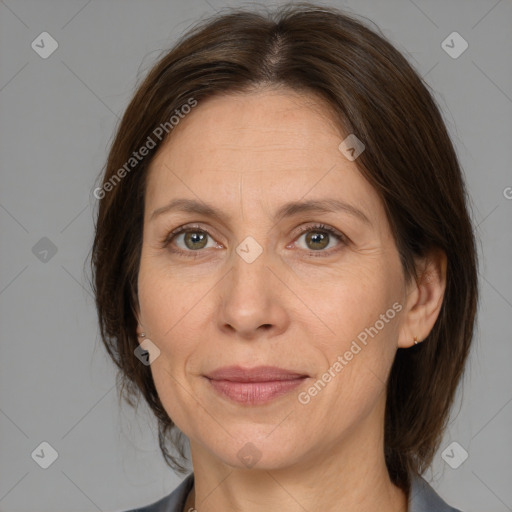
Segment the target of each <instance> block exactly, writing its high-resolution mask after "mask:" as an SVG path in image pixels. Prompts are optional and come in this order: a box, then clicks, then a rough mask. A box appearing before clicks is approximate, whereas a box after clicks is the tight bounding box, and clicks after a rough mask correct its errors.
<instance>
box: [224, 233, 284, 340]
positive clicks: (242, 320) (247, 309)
mask: <svg viewBox="0 0 512 512" xmlns="http://www.w3.org/2000/svg"><path fill="white" fill-rule="evenodd" d="M269 263H270V255H269V254H268V251H267V250H265V249H264V248H263V246H262V245H261V244H260V243H259V242H257V241H256V239H255V238H253V237H246V238H245V239H243V240H242V242H240V243H239V244H238V246H237V247H236V248H235V250H234V251H233V253H232V254H231V258H230V266H231V269H230V270H231V272H229V276H227V279H226V280H225V281H224V284H223V285H222V286H223V291H222V304H221V311H220V312H219V321H220V325H221V326H226V325H230V326H231V327H232V328H233V329H234V330H236V331H237V332H238V333H239V334H242V335H244V336H250V335H254V334H255V332H256V330H257V329H258V328H259V327H260V326H262V325H265V326H269V325H270V326H274V327H279V328H281V327H282V326H283V325H282V324H283V321H284V315H285V312H284V308H283V305H282V304H281V302H280V298H279V295H278V294H276V293H275V287H274V286H273V284H275V283H273V281H272V280H273V275H272V272H271V271H270V270H269V268H268V265H269Z"/></svg>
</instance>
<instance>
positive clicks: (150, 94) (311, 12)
mask: <svg viewBox="0 0 512 512" xmlns="http://www.w3.org/2000/svg"><path fill="white" fill-rule="evenodd" d="M379 33H380V31H379V30H378V29H377V28H375V29H370V28H368V27H366V26H365V25H364V24H363V22H362V21H359V20H357V19H356V18H355V16H354V15H348V14H346V13H343V12H341V11H339V10H337V9H334V8H325V7H319V6H315V5H312V4H308V3H301V4H293V5H291V4H288V5H285V6H282V7H281V8H279V9H277V10H276V11H274V12H270V13H265V14H261V13H257V12H255V11H246V10H243V9H235V10H231V11H229V12H227V13H221V14H217V15H214V16H213V17H212V18H208V19H205V20H202V21H201V22H199V23H198V24H196V25H195V27H193V28H192V29H191V30H189V32H188V33H187V34H185V36H183V37H182V38H181V39H180V40H179V41H178V43H177V44H176V45H175V46H174V48H173V49H172V50H171V51H169V52H168V53H165V55H164V56H163V57H161V58H160V60H159V61H158V62H157V63H156V64H155V65H154V66H153V68H152V69H151V70H150V72H149V73H148V75H147V77H146V78H145V79H144V80H143V82H142V84H141V85H140V86H139V87H138V90H137V91H136V93H135V95H134V97H133V99H132V100H131V102H130V104H129V105H128V108H127V109H126V112H125V114H124V116H123V118H122V120H121V123H120V125H119V126H118V129H117V132H116V135H115V138H114V140H113V143H112V146H111V149H110V153H109V156H108V160H107V163H106V168H105V172H104V174H103V184H102V188H101V193H100V194H98V195H99V196H100V198H101V200H100V201H99V209H98V213H97V221H96V226H95V228H96V233H95V239H94V244H93V248H92V258H91V267H92V272H93V289H94V292H95V297H96V306H97V311H98V317H99V324H100V333H101V338H102V340H103V343H104V344H105V347H106V349H107V351H108V353H109V354H110V356H111V357H112V359H113V361H114V362H115V363H116V365H117V366H118V368H119V371H118V379H119V380H118V384H120V386H119V387H118V389H119V391H120V398H121V397H124V398H125V399H126V401H127V402H128V403H129V404H130V405H134V401H133V398H134V397H136V396H137V397H139V396H140V395H139V392H140V393H141V394H142V395H143V396H144V398H145V399H146V401H147V402H148V404H149V406H150V407H151V409H152V411H153V412H154V414H155V415H156V417H157V419H158V432H159V434H158V438H159V445H160V449H161V451H162V454H163V456H164V459H165V461H166V462H167V464H168V465H169V466H170V467H172V468H173V469H174V470H176V471H179V472H185V468H184V466H183V465H182V462H183V459H182V460H181V461H180V459H179V458H178V457H176V456H175V455H173V454H172V453H171V452H170V451H168V446H167V445H168V441H169V440H170V441H172V443H171V444H172V446H173V447H174V448H175V449H176V450H177V452H178V453H179V455H180V456H181V457H182V458H183V457H185V455H184V451H183V450H184V448H183V446H184V445H183V441H184V439H183V437H182V436H181V433H180V432H179V430H178V429H177V427H175V425H174V423H173V421H172V419H171V418H169V417H168V415H167V413H166V411H165V410H164V408H163V406H162V403H161V402H160V399H159V397H158V394H157V391H156V389H155V386H154V383H153V379H152V375H151V371H150V369H149V367H148V366H144V365H142V364H140V362H139V360H138V359H137V358H136V357H135V356H134V349H135V348H136V347H138V341H137V335H136V327H137V319H136V314H137V311H138V299H137V275H138V269H139V258H140V253H141V244H142V229H143V214H144V194H145V182H146V177H147V171H148V167H149V165H150V163H151V161H152V158H153V156H154V155H155V153H156V151H157V150H158V148H159V147H160V146H161V144H162V142H163V141H164V140H165V137H162V140H159V139H157V140H155V139H156V137H154V131H155V127H157V126H161V125H162V124H163V123H166V122H168V121H169V119H170V118H171V116H172V115H173V113H174V112H176V109H178V111H179V109H180V108H181V107H182V106H183V105H184V104H186V103H187V102H188V103H190V99H191V98H193V99H194V100H195V101H197V102H198V104H199V105H200V104H201V100H203V99H205V98H207V97H211V96H213V95H215V94H218V93H231V92H239V93H243V92H246V91H250V90H251V89H252V88H256V87H259V86H277V87H279V86H286V87H289V88H291V89H293V90H296V91H302V92H304V93H306V94H307V93H310V94H314V95H317V96H320V97H321V98H323V99H324V100H325V102H326V104H327V105H329V108H330V109H331V111H332V113H333V115H334V116H335V117H336V119H337V120H338V122H339V127H340V128H341V129H342V130H343V132H344V133H346V134H349V133H354V134H356V136H357V137H358V138H359V139H360V140H362V141H363V143H364V144H365V146H366V149H365V151H364V152H363V153H362V154H361V155H360V156H359V158H358V159H357V160H356V164H357V166H358V168H359V170H360V172H361V173H362V174H363V176H364V177H365V178H366V179H367V180H368V181H369V182H370V183H371V185H372V186H373V187H374V188H375V190H376V191H377V192H378V194H379V196H380V198H381V199H382V201H383V203H384V206H385V209H386V212H387V216H388V221H389V223H390V226H391V229H392V232H393V235H394V238H395V242H396V244H397V248H398V250H399V254H400V258H401V262H402V266H403V270H404V275H405V277H406V279H407V281H408V282H409V281H410V279H411V278H414V279H418V275H417V270H416V268H415V265H414V258H415V257H416V256H420V257H421V256H425V255H427V254H428V252H429V251H430V250H431V249H433V248H440V249H442V250H443V251H444V252H445V253H446V255H447V275H446V279H447V282H446V289H445V294H444V300H443V304H442V308H441V311H440V314H439V316H438V318H437V321H436V323H435V325H434V327H433V329H432V331H431V332H430V334H429V336H428V337H427V339H426V340H425V341H424V342H423V343H421V344H418V345H415V346H413V347H411V348H409V349H398V350H397V353H396V357H395V360H394V363H393V366H392V368H391V374H390V378H389V381H388V385H387V403H386V415H385V439H384V445H385V458H386V464H387V467H388V471H389V474H390V478H391V480H392V481H393V482H394V483H395V484H396V485H398V486H400V487H401V488H403V489H404V490H405V489H406V488H407V487H408V486H409V482H410V481H409V477H410V476H411V475H413V474H421V473H422V472H423V471H424V470H425V469H426V468H427V467H428V466H429V465H430V463H431V461H432V458H433V456H434V454H435V452H436V451H437V449H438V447H439V443H440V441H441V436H442V433H443V430H444V428H445V426H446V422H447V419H448V416H449V411H450V407H451V405H452V402H453V399H454V395H455V392H456V389H457V386H458V382H459V380H460V377H461V375H462V372H463V369H464V364H465V361H466V358H467V355H468V352H469V349H470V344H471V340H472V336H473V324H474V319H475V314H476V308H477V293H478V290H477V254H476V250H475V239H474V234H473V230H472V226H471V221H470V218H469V215H468V209H467V202H468V198H467V194H466V190H465V185H464V182H463V178H462V174H461V169H460V166H459V163H458V159H457V156H456V153H455V150H454V147H453V145H452V142H451V140H450V138H449V135H448V133H447V130H446V127H445V124H444V122H443V119H442V116H441V114H440V111H439V109H438V107H437V105H436V103H435V100H434V99H433V95H431V93H430V92H429V90H428V86H427V85H426V84H425V83H424V81H423V80H422V79H421V78H420V77H419V76H418V74H417V73H416V72H415V71H414V69H413V68H412V67H411V65H410V64H409V63H408V62H407V60H406V59H405V58H404V57H403V56H402V55H401V54H400V52H398V51H397V50H396V49H395V48H394V47H393V46H392V45H391V44H390V43H389V42H388V41H387V40H386V39H385V38H384V36H382V35H379ZM166 131H168V130H166ZM169 133H170V134H171V135H172V132H170V131H169ZM148 137H151V138H152V140H153V142H156V144H155V145H154V147H153V148H152V149H150V150H149V151H148V153H147V156H145V157H144V158H143V159H141V160H140V162H137V163H136V165H135V164H134V165H133V170H132V169H128V170H127V167H126V162H127V161H129V159H130V158H131V157H132V156H133V154H134V152H136V151H137V150H138V149H139V148H141V147H142V146H143V145H145V144H147V141H148V140H149V139H148ZM132 163H133V162H132ZM123 166H124V169H125V171H126V172H124V173H120V170H121V169H122V168H123ZM120 174H122V175H123V176H122V179H120V178H119V177H120ZM116 180H117V181H116ZM108 183H110V186H107V184H108ZM96 190H99V189H96ZM95 195H96V193H95ZM98 195H97V197H98Z"/></svg>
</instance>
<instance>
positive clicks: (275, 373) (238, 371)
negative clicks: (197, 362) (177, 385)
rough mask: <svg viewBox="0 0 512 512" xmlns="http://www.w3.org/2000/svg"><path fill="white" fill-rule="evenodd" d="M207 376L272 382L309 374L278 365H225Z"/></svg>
mask: <svg viewBox="0 0 512 512" xmlns="http://www.w3.org/2000/svg"><path fill="white" fill-rule="evenodd" d="M206 377H207V378H208V379H211V380H228V381H231V382H272V381H277V380H292V379H298V378H301V377H308V375H306V374H304V373H301V372H296V371H292V370H286V369H284V368H278V367H276V366H256V367H254V368H243V367H242V366H224V367H222V368H217V369H216V370H213V371H211V372H209V373H208V374H207V375H206Z"/></svg>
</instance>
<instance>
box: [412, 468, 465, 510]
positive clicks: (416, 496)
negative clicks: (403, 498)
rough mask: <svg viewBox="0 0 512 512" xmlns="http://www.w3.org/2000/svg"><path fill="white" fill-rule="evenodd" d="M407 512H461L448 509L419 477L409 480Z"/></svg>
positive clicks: (451, 508) (448, 506)
mask: <svg viewBox="0 0 512 512" xmlns="http://www.w3.org/2000/svg"><path fill="white" fill-rule="evenodd" d="M408 512H461V511H460V510H459V509H456V508H453V507H450V505H448V504H447V503H446V502H445V501H443V499H442V498H441V497H440V496H439V495H438V494H437V493H436V491H435V490H434V489H433V488H432V487H431V486H430V484H429V483H428V482H427V481H426V480H425V479H424V478H422V477H421V476H415V477H412V479H411V489H410V492H409V507H408Z"/></svg>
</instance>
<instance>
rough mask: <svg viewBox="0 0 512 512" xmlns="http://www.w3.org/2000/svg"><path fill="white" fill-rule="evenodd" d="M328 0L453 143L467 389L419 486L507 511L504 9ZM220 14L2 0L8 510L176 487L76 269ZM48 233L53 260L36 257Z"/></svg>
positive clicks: (151, 494)
mask: <svg viewBox="0 0 512 512" xmlns="http://www.w3.org/2000/svg"><path fill="white" fill-rule="evenodd" d="M329 4H330V5H334V6H338V7H346V8H347V10H348V11H349V12H354V13H358V14H362V15H364V16H367V17H368V18H370V19H371V20H373V21H374V22H375V23H377V25H378V26H379V27H380V28H381V29H382V31H383V32H384V34H385V35H386V36H387V37H388V38H389V39H390V40H391V41H392V42H393V43H394V44H395V45H396V46H397V47H398V49H399V50H401V51H402V52H404V53H405V54H406V56H407V58H408V59H409V60H410V62H411V63H412V64H413V65H414V66H415V68H416V69H417V70H418V71H419V72H420V73H421V74H422V75H423V76H424V77H425V79H426V80H427V81H428V83H429V84H430V85H431V86H432V87H433V89H435V91H436V99H437V100H438V102H439V104H440V106H441V108H442V110H443V115H444V117H445V120H446V123H447V125H448V128H449V131H450V134H451V136H452V137H453V140H454V142H455V144H456V147H457V152H458V154H459V157H460V160H461V163H462V165H463V168H464V170H465V173H466V179H467V183H468V188H469V192H470V195H471V198H472V203H473V206H472V210H473V218H474V221H475V224H476V225H477V226H478V228H477V234H478V237H479V240H480V242H479V244H480V256H481V259H482V260H481V267H480V282H481V292H482V298H481V305H480V312H479V318H478V325H477V333H476V336H475V341H474V347H473V351H472V354H471V358H470V361H469V364H468V367H467V374H466V375H465V378H464V389H463V393H460V394H459V395H458V397H457V402H456V404H455V407H454V409H453V413H452V419H451V421H450V424H449V427H448V429H447V431H446V434H445V436H444V440H443V443H442V446H441V449H440V450H439V453H438V454H437V455H436V458H435V462H434V464H433V467H432V469H431V470H429V471H428V472H427V473H426V474H425V478H427V480H429V481H430V482H431V485H432V486H433V487H434V488H435V489H437V491H438V492H439V493H440V494H441V496H443V497H444V498H445V499H446V500H447V501H448V502H449V503H451V504H452V505H453V506H456V507H457V508H460V509H462V510H463V511H465V512H477V511H483V510H485V511H486V512H505V511H507V510H509V511H512V486H511V485H510V484H511V483H512V467H511V460H512V428H511V426H512V372H511V371H510V366H511V362H512V357H511V356H512V343H510V341H511V327H512V325H511V320H510V319H511V317H512V292H511V284H512V273H511V268H510V262H511V257H510V256H511V252H512V251H511V249H512V230H511V229H510V225H511V223H510V221H511V219H512V200H511V199H510V198H511V197H512V189H510V188H507V187H512V173H511V169H512V165H511V164H512V115H511V114H512V69H511V68H512V65H511V62H512V58H511V55H512V3H511V2H510V0H501V1H496V0H472V1H468V0H464V1H463V0H458V1H454V0H450V1H446V0H437V1H427V0H414V1H412V0H387V1H377V0H374V1H351V2H342V1H337V2H336V1H332V2H329V3H327V5H329ZM227 5H242V4H241V3H237V2H230V3H223V2H222V1H220V0H219V1H216V0H208V1H206V0H193V1H192V0H190V1H188V2H186V3H185V2H183V3H181V2H177V1H144V2H143V1H134V0H130V1H126V0H125V1H119V0H116V1H114V0H109V1H100V0H92V1H87V0H81V1H40V0H39V1H35V0H34V1H23V0H3V1H2V0H0V112H1V114H0V151H1V155H2V157H1V160H0V169H1V185H2V186H1V188H0V225H1V244H0V250H1V258H0V322H1V323H0V325H1V329H0V339H1V356H0V365H1V367H0V436H1V437H0V447H1V448H0V450H1V451H0V454H1V460H0V471H1V473H0V475H1V477H0V510H1V511H32V510H38V511H40V512H46V511H58V510H75V511H86V510H102V511H118V510H123V509H127V508H130V507H133V506H136V505H142V504H147V503H150V502H152V501H154V500H156V499H157V498H160V497H161V496H163V495H164V494H167V493H169V492H170V491H171V490H172V489H173V488H174V487H175V486H176V485H177V484H178V483H179V481H180V480H181V477H178V476H176V475H174V474H173V473H172V471H170V470H169V469H168V468H167V466H165V464H164V462H163V459H162V458H161V456H160V453H159V451H158V445H157V439H156V430H155V423H154V421H153V419H152V417H151V415H150V414H149V412H148V409H147V407H145V406H141V408H140V409H139V414H138V415H135V414H133V413H132V411H131V410H130V409H129V408H128V407H127V406H123V407H122V408H119V407H118V404H117V398H116V390H115V374H114V369H113V365H112V364H111V363H110V362H109V361H108V360H107V357H106V353H105V351H104V349H103V347H102V346H101V345H100V343H99V338H98V328H97V325H96V314H95V310H94V304H93V300H92V296H91V292H90V289H89V286H88V284H87V276H86V274H85V272H84V261H85V259H86V257H87V255H88V253H89V250H90V246H91V243H92V236H93V216H92V212H93V208H94V206H95V199H94V197H93V196H92V190H93V188H94V186H95V179H96V177H97V175H98V174H99V173H100V171H101V168H102V166H103V164H104V161H105V157H106V153H107V149H108V146H109V143H110V141H111V137H112V134H113V131H114V128H115V126H116V124H117V122H118V117H119V116H120V115H121V114H122V112H123V110H124V108H125V107H126V105H127V102H128V101H129V99H130V97H131V94H132V93H133V91H134V87H135V85H136V83H138V81H139V80H140V79H141V78H142V76H143V75H144V73H145V72H146V71H147V70H148V69H149V68H150V67H151V64H152V63H153V62H154V60H155V59H156V57H157V56H158V54H159V52H160V50H161V49H164V48H169V47H170V46H171V45H172V43H173V42H174V41H175V40H176V38H177V37H178V36H179V35H181V34H182V33H183V31H184V30H185V29H186V28H187V27H188V26H189V25H190V24H191V23H192V22H194V21H195V20H197V19H198V18H200V17H202V16H205V15H209V14H212V13H214V12H215V11H217V10H219V9H220V8H222V7H224V6H227ZM243 5H250V4H248V3H245V4H243ZM43 31H47V32H49V33H50V34H51V35H52V37H53V38H55V39H56V40H57V42H58V44H59V47H58V49H57V50H56V51H55V53H53V54H52V55H51V56H50V57H48V58H47V59H43V58H41V57H40V56H39V55H38V54H37V53H36V52H35V51H34V50H33V49H32V48H31V43H32V41H33V40H35V39H36V37H37V36H38V35H39V34H40V33H41V32H43ZM453 31H457V32H459V33H460V34H461V35H462V37H463V38H464V39H465V40H467V42H468V44H469V47H468V49H467V50H466V51H465V52H464V53H463V54H462V55H461V56H460V57H458V58H457V59H453V58H452V57H450V56H449V55H448V54H447V53H446V52H445V51H444V50H443V48H442V47H441V42H442V41H443V40H444V39H445V38H446V37H447V36H448V35H449V34H450V33H452V32H453ZM506 196H508V199H507V197H506ZM418 200H420V201H421V198H418ZM43 237H46V238H48V239H49V240H51V242H52V244H54V246H55V248H56V251H57V252H56V253H55V254H53V255H52V252H51V251H50V252H48V253H47V254H45V253H44V252H41V251H42V250H43V249H44V248H45V247H48V246H49V242H48V241H47V240H44V241H42V242H39V241H40V239H42V238H43ZM38 242H39V245H37V246H36V244H37V243H38ZM34 246H36V249H34V250H33V247H34ZM41 247H42V249H41ZM34 253H35V254H34ZM41 259H42V260H41ZM45 260H46V261H45ZM43 441H46V442H48V443H50V445H51V446H53V447H54V448H55V449H56V450H57V452H58V454H59V456H58V458H57V460H56V461H55V462H54V463H53V464H52V465H51V466H50V467H49V468H48V469H42V468H41V467H39V466H38V465H37V464H36V462H35V461H34V460H33V458H32V457H31V453H32V452H33V451H34V450H35V449H36V448H37V447H38V446H39V445H40V443H41V442H43ZM453 441H456V442H457V443H459V444H460V445H461V446H462V447H463V448H464V449H465V450H467V452H468V453H469V457H468V459H467V460H466V461H465V462H464V463H463V464H462V465H460V467H458V468H457V469H452V468H451V467H450V466H449V465H448V464H446V463H445V461H444V460H443V458H442V457H441V453H442V451H443V450H444V449H445V448H446V447H447V446H448V445H449V444H450V443H452V442H453Z"/></svg>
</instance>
